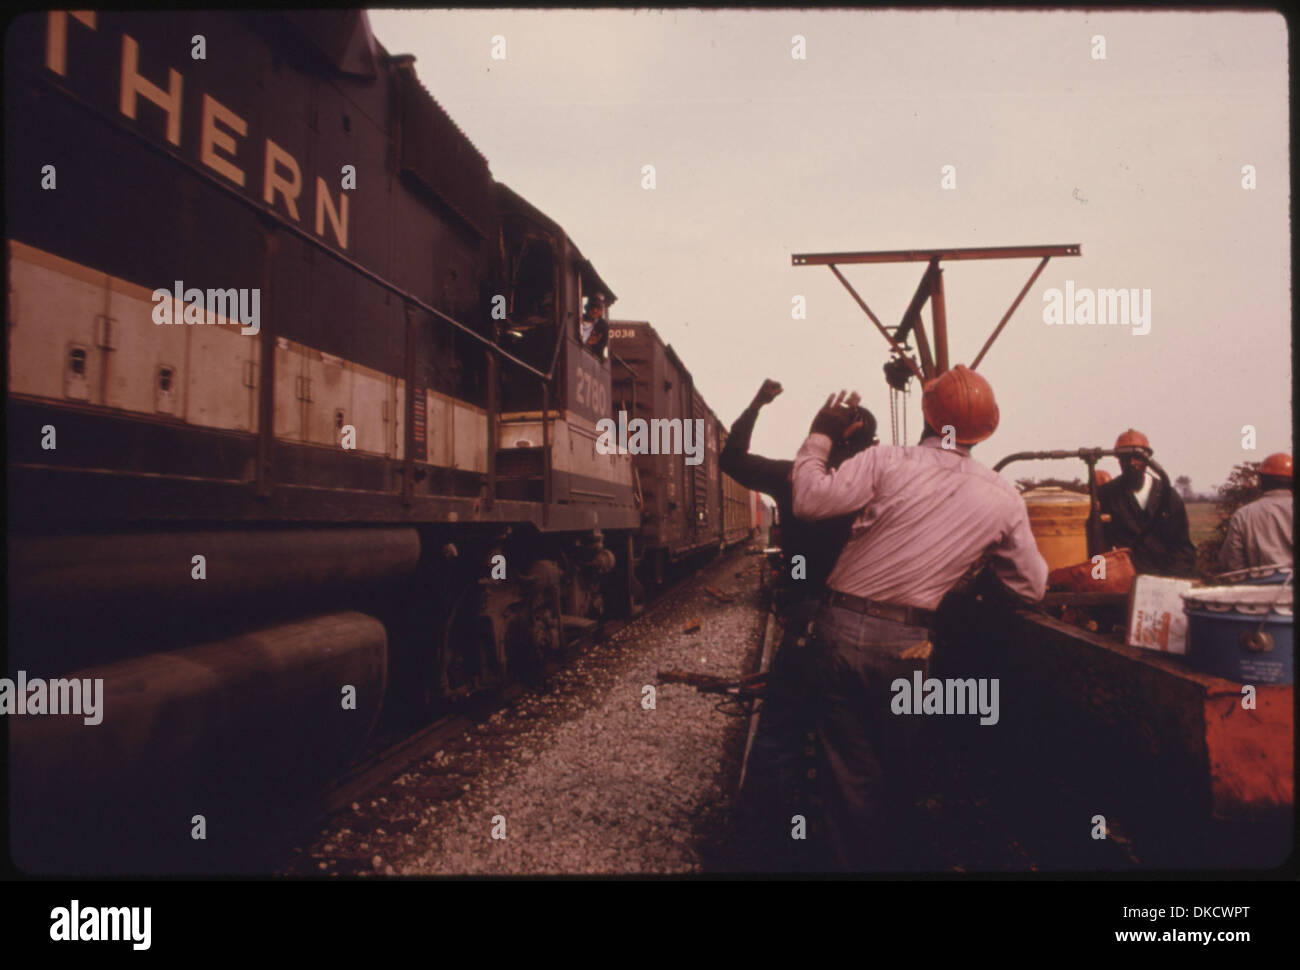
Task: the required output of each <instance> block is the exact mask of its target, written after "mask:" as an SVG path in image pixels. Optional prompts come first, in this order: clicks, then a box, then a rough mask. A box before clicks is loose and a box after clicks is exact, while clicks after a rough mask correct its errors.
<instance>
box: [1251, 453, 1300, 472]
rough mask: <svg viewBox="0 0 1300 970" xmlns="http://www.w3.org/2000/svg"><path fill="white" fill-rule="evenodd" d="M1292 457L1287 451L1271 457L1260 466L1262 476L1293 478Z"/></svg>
mask: <svg viewBox="0 0 1300 970" xmlns="http://www.w3.org/2000/svg"><path fill="white" fill-rule="evenodd" d="M1291 467H1292V461H1291V456H1290V455H1288V454H1287V453H1286V452H1285V451H1279V452H1278V453H1277V454H1275V455H1269V456H1268V457H1267V458H1265V459H1264V461H1263V463H1262V464H1261V465H1260V466H1259V473H1260V474H1261V475H1269V476H1271V477H1273V478H1292V477H1294V476H1293V475H1292V472H1291Z"/></svg>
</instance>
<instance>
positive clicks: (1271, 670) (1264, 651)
mask: <svg viewBox="0 0 1300 970" xmlns="http://www.w3.org/2000/svg"><path fill="white" fill-rule="evenodd" d="M1182 597H1183V612H1184V613H1186V614H1187V662H1188V664H1189V665H1190V666H1192V667H1195V668H1196V669H1197V670H1200V671H1203V672H1204V673H1207V674H1213V675H1214V676H1216V677H1225V678H1227V679H1228V680H1233V681H1236V682H1237V683H1239V684H1290V683H1293V682H1294V679H1295V675H1294V670H1295V668H1294V654H1295V650H1294V641H1293V639H1292V636H1293V633H1292V614H1291V610H1292V599H1293V591H1292V589H1291V587H1290V586H1286V587H1278V586H1260V585H1248V584H1243V585H1238V586H1205V587H1201V588H1199V589H1192V590H1189V591H1187V592H1186V593H1183V594H1182Z"/></svg>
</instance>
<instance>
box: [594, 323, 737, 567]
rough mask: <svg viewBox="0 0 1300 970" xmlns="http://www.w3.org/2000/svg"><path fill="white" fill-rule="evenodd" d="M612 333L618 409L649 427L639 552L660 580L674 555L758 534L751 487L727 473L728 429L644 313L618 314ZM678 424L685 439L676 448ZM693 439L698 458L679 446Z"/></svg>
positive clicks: (641, 474)
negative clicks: (721, 456)
mask: <svg viewBox="0 0 1300 970" xmlns="http://www.w3.org/2000/svg"><path fill="white" fill-rule="evenodd" d="M609 337H610V339H609V346H610V357H611V360H612V361H613V389H614V400H615V410H616V411H621V412H624V413H626V415H627V421H628V423H629V426H631V422H632V421H633V420H640V421H644V422H645V423H646V426H647V427H649V428H650V433H649V435H648V446H649V451H648V452H647V453H643V454H637V455H634V457H635V460H636V470H637V477H638V483H639V487H640V493H641V497H642V505H641V529H640V532H639V534H638V536H637V540H636V541H637V552H636V558H637V559H638V560H639V561H640V562H641V563H642V564H643V565H644V567H645V573H646V576H647V578H648V579H650V580H651V581H652V582H656V583H658V582H662V581H663V576H664V572H665V570H666V568H667V567H668V565H669V564H670V563H673V562H677V561H679V560H682V559H685V558H687V557H689V556H692V555H694V554H696V553H698V552H700V551H702V550H706V549H712V548H719V547H722V546H725V545H728V544H731V543H734V542H738V541H740V540H742V539H744V538H747V537H748V536H750V535H752V533H753V528H752V522H751V521H750V512H749V506H748V498H747V496H748V490H747V489H744V488H743V487H742V486H740V485H739V484H738V483H736V482H735V481H733V480H732V479H731V478H730V477H729V476H726V475H723V474H722V471H721V469H720V468H719V466H718V452H719V450H720V448H721V445H722V442H723V435H724V434H725V429H724V428H723V426H722V424H721V422H719V421H718V419H717V416H716V415H715V414H714V413H713V411H712V410H711V409H710V408H709V406H708V405H707V404H706V403H705V400H704V398H703V396H702V395H701V394H700V392H699V390H698V389H697V388H696V387H695V380H694V378H693V377H692V376H691V372H690V371H689V370H688V369H687V368H686V365H685V364H683V363H682V361H681V359H680V358H679V357H678V356H677V353H676V351H674V350H673V348H672V347H671V346H669V345H667V344H665V343H664V342H663V340H662V339H661V338H660V336H659V334H658V333H656V332H655V329H654V327H652V326H651V325H650V324H649V323H646V322H644V321H632V320H611V321H610V324H609ZM655 422H657V423H655ZM688 422H693V424H692V427H693V428H695V429H700V428H702V429H703V435H702V437H703V440H702V441H699V440H696V439H697V438H698V437H699V434H698V432H696V431H692V432H691V433H690V434H688V433H687V430H688V429H687V424H688ZM679 431H680V434H681V441H682V445H683V447H682V448H681V449H675V448H673V447H671V444H672V443H673V442H675V441H676V440H677V438H676V437H674V436H675V435H677V434H678V432H679ZM666 443H667V444H668V445H669V446H668V447H665V444H666ZM687 444H690V445H693V446H694V447H695V448H696V450H697V452H698V456H699V458H700V460H699V462H698V463H691V462H688V461H683V460H682V456H681V455H679V454H674V453H673V452H674V451H675V450H680V451H685V450H689V449H687V448H686V447H685V446H686V445H687ZM692 461H693V459H692Z"/></svg>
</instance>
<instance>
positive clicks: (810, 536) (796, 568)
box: [718, 379, 876, 599]
mask: <svg viewBox="0 0 1300 970" xmlns="http://www.w3.org/2000/svg"><path fill="white" fill-rule="evenodd" d="M782 390H783V388H782V387H781V384H780V383H779V382H778V381H774V380H770V379H769V380H765V381H763V386H762V387H760V388H759V389H758V393H757V394H755V395H754V400H753V401H752V402H750V405H749V407H747V408H745V410H744V411H742V412H741V415H740V417H738V418H737V419H736V422H735V424H733V425H732V426H731V432H730V434H729V436H728V437H727V443H726V444H725V445H724V446H723V448H722V454H721V455H720V456H719V457H718V464H719V465H720V466H721V468H722V470H723V471H724V472H726V473H727V474H728V475H730V476H731V477H732V478H734V479H735V480H736V481H737V482H739V483H740V484H741V485H744V486H745V487H746V488H748V489H752V490H753V491H755V492H763V493H765V494H767V495H770V496H771V497H772V499H773V500H774V501H775V502H776V508H777V514H778V516H779V517H780V522H781V563H782V575H783V576H784V579H785V583H786V585H787V586H788V587H789V588H791V589H793V590H794V592H795V598H796V599H804V598H808V597H812V598H816V597H818V596H820V595H821V593H822V591H823V589H824V588H825V585H826V577H827V576H829V575H830V572H831V569H832V568H834V566H835V560H836V559H838V558H839V555H840V550H841V549H843V548H844V543H845V542H846V541H848V538H849V527H850V526H852V524H853V518H854V517H853V516H852V515H842V516H839V517H837V518H834V519H830V520H828V521H825V522H801V521H799V520H798V519H796V518H795V514H794V499H793V497H792V493H791V484H790V473H791V471H792V470H793V468H794V462H793V461H791V460H789V459H776V458H764V457H762V456H761V455H751V454H750V453H749V440H750V437H751V436H752V435H753V433H754V422H755V421H756V420H757V419H758V412H759V411H760V410H761V409H762V407H763V406H764V405H766V404H771V403H772V401H774V400H775V399H776V397H777V395H779V394H780V393H781V391H782ZM875 437H876V419H875V417H874V416H873V415H872V413H871V412H870V411H868V410H867V409H866V408H858V413H857V415H856V416H855V417H854V419H853V421H852V422H851V423H850V424H849V427H848V430H847V431H846V432H845V434H844V437H843V439H842V440H841V441H840V442H839V443H838V444H837V445H836V447H835V449H834V450H833V452H832V453H831V457H830V460H829V463H830V466H831V467H832V468H834V467H837V466H838V465H839V463H840V462H842V461H844V460H845V459H847V458H850V457H852V456H853V455H856V454H857V453H858V452H860V451H862V450H863V449H864V448H866V447H868V446H869V445H871V444H873V443H874V441H875ZM796 556H801V557H802V559H801V560H798V559H795V557H796Z"/></svg>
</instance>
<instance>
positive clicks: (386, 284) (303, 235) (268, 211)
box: [27, 72, 551, 381]
mask: <svg viewBox="0 0 1300 970" xmlns="http://www.w3.org/2000/svg"><path fill="white" fill-rule="evenodd" d="M27 73H29V76H30V72H27ZM37 79H38V80H39V81H40V82H41V83H44V84H47V85H50V86H51V87H54V88H56V89H57V90H58V91H59V93H60V94H62V95H64V96H66V97H67V98H68V99H70V100H71V101H72V102H74V103H75V104H77V105H79V106H80V107H82V108H84V109H85V110H86V111H88V112H90V113H91V114H92V115H94V116H95V118H96V119H98V120H102V121H107V122H108V123H109V124H111V125H113V126H114V127H115V128H117V129H118V130H119V131H123V132H125V133H127V134H128V135H130V136H131V137H132V138H134V139H136V140H137V141H139V142H142V143H143V144H144V145H145V146H146V147H147V148H150V149H152V150H153V151H154V152H156V153H157V154H159V155H162V156H164V157H166V158H168V159H170V160H171V161H173V162H176V163H178V164H180V165H183V166H184V167H185V168H187V169H189V170H190V171H191V172H193V173H194V174H195V175H197V176H198V177H199V178H201V179H203V180H204V181H205V182H207V183H208V184H209V185H213V186H215V187H216V188H218V189H220V190H221V191H222V192H225V193H226V194H227V195H230V196H233V197H234V198H235V199H237V200H238V201H239V202H242V203H243V204H244V205H246V206H248V207H249V208H251V209H253V210H254V211H256V212H258V213H260V214H261V215H262V216H263V218H266V219H270V220H272V221H274V222H275V223H276V224H277V225H278V226H279V227H280V228H282V229H285V230H287V231H288V232H291V233H292V234H293V235H295V236H297V237H298V238H299V239H302V240H303V241H304V242H306V243H308V244H309V245H311V246H314V247H316V248H317V249H319V250H321V251H322V252H324V253H325V254H326V255H328V256H332V257H333V258H334V259H337V260H338V261H339V262H340V263H343V264H344V265H345V266H347V267H349V268H350V269H352V270H354V271H355V272H357V273H360V274H361V275H362V276H364V277H366V278H367V279H369V280H370V281H371V282H372V283H375V284H377V285H379V286H381V287H383V288H384V289H386V290H388V291H389V292H390V293H392V294H394V295H396V296H399V297H401V298H402V299H403V300H404V301H406V302H407V303H412V304H414V305H415V306H417V307H419V308H420V309H421V310H424V311H425V312H426V313H431V314H433V315H434V316H435V317H438V318H439V319H441V320H443V321H445V322H447V323H449V324H451V325H452V326H453V327H455V328H456V329H457V330H460V331H462V332H463V333H465V334H468V335H469V336H470V337H473V338H474V339H475V340H477V341H478V342H479V343H481V344H483V345H484V346H486V347H489V348H490V349H491V350H493V351H494V352H495V353H497V354H498V355H499V356H501V357H504V358H505V359H506V360H508V361H510V362H511V363H512V364H515V365H516V366H518V367H522V368H523V369H524V370H526V371H528V372H529V373H532V374H535V375H536V376H538V377H540V378H541V379H542V380H544V381H549V380H550V379H551V375H549V374H544V373H542V372H541V371H540V370H538V369H537V368H536V367H533V366H532V365H531V364H528V363H525V362H524V361H522V360H520V359H519V358H518V357H516V356H514V355H513V354H511V353H510V352H509V351H506V350H503V349H501V346H500V345H499V344H497V343H495V342H494V341H492V340H489V339H488V338H486V337H484V336H483V335H482V334H480V333H479V332H478V331H477V330H474V329H473V328H472V327H470V326H468V325H466V324H463V323H461V322H460V321H459V320H457V319H456V318H455V317H452V316H448V315H447V314H445V313H443V312H442V311H441V310H439V309H438V308H437V307H434V306H431V305H429V304H428V303H425V302H424V301H423V300H421V299H420V298H419V297H418V296H416V295H415V294H413V293H410V292H408V291H406V290H404V289H402V288H401V287H400V286H398V285H397V284H396V283H393V282H390V281H389V280H387V279H385V278H384V277H382V276H380V275H379V274H378V273H376V272H374V271H373V270H370V269H367V268H366V267H365V266H362V265H361V264H360V263H358V262H357V261H356V260H354V259H352V258H351V257H348V256H344V255H343V254H342V253H340V252H339V251H338V250H336V249H333V248H332V247H330V246H327V245H325V244H324V243H323V242H321V241H320V240H318V239H317V238H316V237H315V236H313V235H312V234H311V233H309V232H307V231H306V230H305V229H301V228H299V227H298V226H296V225H294V224H293V223H292V222H290V221H289V220H288V219H285V218H284V217H283V216H282V215H280V214H279V213H278V212H276V211H275V210H274V209H272V208H270V207H269V206H267V205H264V204H262V203H259V202H256V201H254V200H253V199H250V198H248V197H247V196H246V195H244V194H243V193H241V192H238V191H236V190H235V189H233V188H231V187H230V186H228V185H226V184H225V183H224V182H222V181H220V180H219V179H218V178H216V176H213V175H209V174H208V173H207V172H205V171H203V169H202V168H200V167H199V166H198V165H196V164H194V163H192V162H190V161H188V160H187V159H185V158H182V157H180V156H179V155H174V154H172V153H171V152H170V151H168V150H167V149H165V148H163V147H162V146H161V145H156V144H154V142H152V141H151V140H150V139H148V138H146V137H145V136H144V135H142V134H140V133H139V132H138V131H136V130H135V129H134V128H131V127H130V126H128V125H126V124H123V123H122V122H120V121H118V120H117V118H115V117H111V116H105V115H103V114H102V113H100V112H99V111H97V110H96V109H95V108H94V107H93V106H92V105H90V104H87V103H86V101H85V100H84V99H82V98H81V97H78V96H77V95H76V94H74V93H73V92H72V91H69V90H68V89H67V88H65V87H63V86H62V85H60V84H57V83H55V82H53V81H51V80H50V79H49V78H46V77H44V76H41V75H37Z"/></svg>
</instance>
